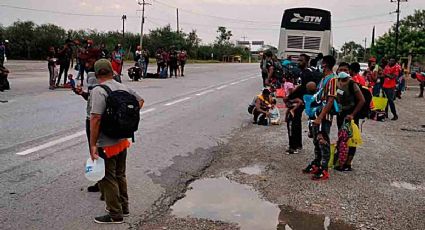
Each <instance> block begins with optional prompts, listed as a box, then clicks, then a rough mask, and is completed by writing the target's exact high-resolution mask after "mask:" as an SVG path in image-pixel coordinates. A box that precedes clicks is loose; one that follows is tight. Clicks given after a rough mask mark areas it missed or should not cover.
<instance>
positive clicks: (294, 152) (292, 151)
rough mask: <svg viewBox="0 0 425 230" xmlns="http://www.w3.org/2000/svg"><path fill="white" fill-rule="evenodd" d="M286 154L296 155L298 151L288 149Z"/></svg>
mask: <svg viewBox="0 0 425 230" xmlns="http://www.w3.org/2000/svg"><path fill="white" fill-rule="evenodd" d="M286 154H288V155H291V154H298V149H293V148H289V149H288V150H286Z"/></svg>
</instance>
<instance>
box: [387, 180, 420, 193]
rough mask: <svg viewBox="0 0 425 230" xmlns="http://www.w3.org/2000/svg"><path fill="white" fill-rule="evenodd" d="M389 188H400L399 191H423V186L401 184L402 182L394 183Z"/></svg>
mask: <svg viewBox="0 0 425 230" xmlns="http://www.w3.org/2000/svg"><path fill="white" fill-rule="evenodd" d="M391 186H393V187H396V188H401V189H407V190H411V191H414V190H421V189H422V190H425V186H420V185H415V184H411V183H408V182H403V181H394V182H393V183H391Z"/></svg>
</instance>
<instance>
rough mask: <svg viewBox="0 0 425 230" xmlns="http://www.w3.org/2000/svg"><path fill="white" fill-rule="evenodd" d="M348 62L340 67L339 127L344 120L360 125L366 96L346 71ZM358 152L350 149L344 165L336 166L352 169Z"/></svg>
mask: <svg viewBox="0 0 425 230" xmlns="http://www.w3.org/2000/svg"><path fill="white" fill-rule="evenodd" d="M347 65H348V64H347V63H341V64H340V66H339V68H338V72H339V73H338V84H337V100H338V103H339V104H340V105H341V112H340V113H338V115H337V125H338V129H341V128H342V126H343V124H344V122H351V121H352V120H354V122H355V123H356V124H357V125H359V118H358V117H357V114H358V112H359V111H360V110H361V109H362V108H363V105H364V103H365V98H364V96H363V93H362V91H361V90H360V87H359V85H358V84H356V82H355V81H354V80H352V79H350V75H349V74H348V73H347V72H345V71H346V66H347ZM355 154H356V148H355V147H350V148H349V149H348V157H347V160H346V161H345V164H344V165H340V166H339V167H337V168H336V170H339V171H351V162H352V161H353V158H354V155H355Z"/></svg>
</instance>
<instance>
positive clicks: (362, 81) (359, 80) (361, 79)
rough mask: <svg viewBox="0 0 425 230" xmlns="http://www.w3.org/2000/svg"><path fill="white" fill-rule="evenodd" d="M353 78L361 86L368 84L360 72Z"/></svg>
mask: <svg viewBox="0 0 425 230" xmlns="http://www.w3.org/2000/svg"><path fill="white" fill-rule="evenodd" d="M351 79H352V80H353V81H354V82H357V83H358V84H360V85H361V86H366V80H365V79H364V77H363V76H361V75H360V74H357V75H356V76H354V77H352V78H351Z"/></svg>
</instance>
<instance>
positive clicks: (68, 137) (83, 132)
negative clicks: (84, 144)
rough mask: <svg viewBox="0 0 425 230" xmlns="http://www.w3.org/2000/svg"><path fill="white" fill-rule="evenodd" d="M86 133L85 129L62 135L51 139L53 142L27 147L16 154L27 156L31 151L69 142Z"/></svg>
mask: <svg viewBox="0 0 425 230" xmlns="http://www.w3.org/2000/svg"><path fill="white" fill-rule="evenodd" d="M84 135H86V131H85V130H83V131H80V132H78V133H75V134H72V135H70V136H67V137H62V138H60V139H57V140H54V141H51V142H47V143H45V144H42V145H39V146H37V147H34V148H31V149H27V150H25V151H22V152H19V153H16V155H20V156H25V155H28V154H30V153H33V152H37V151H40V150H43V149H47V148H49V147H52V146H54V145H57V144H60V143H64V142H67V141H69V140H72V139H74V138H77V137H80V136H84Z"/></svg>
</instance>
